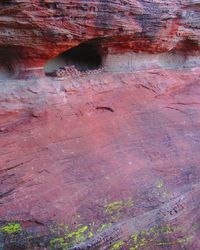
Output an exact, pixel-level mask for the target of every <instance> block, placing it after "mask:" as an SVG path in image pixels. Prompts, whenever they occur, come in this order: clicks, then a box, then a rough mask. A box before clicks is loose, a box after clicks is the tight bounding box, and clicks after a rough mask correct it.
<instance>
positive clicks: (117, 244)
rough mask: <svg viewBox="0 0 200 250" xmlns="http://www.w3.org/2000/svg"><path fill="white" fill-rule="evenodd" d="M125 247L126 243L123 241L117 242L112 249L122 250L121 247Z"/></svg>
mask: <svg viewBox="0 0 200 250" xmlns="http://www.w3.org/2000/svg"><path fill="white" fill-rule="evenodd" d="M123 245H124V241H123V240H120V241H118V242H115V243H114V244H113V245H112V247H111V250H120V249H121V247H122V246H123Z"/></svg>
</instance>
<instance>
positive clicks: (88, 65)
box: [44, 42, 102, 75]
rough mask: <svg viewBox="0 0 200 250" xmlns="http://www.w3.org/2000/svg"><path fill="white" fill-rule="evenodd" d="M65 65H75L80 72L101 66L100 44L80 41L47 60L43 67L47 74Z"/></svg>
mask: <svg viewBox="0 0 200 250" xmlns="http://www.w3.org/2000/svg"><path fill="white" fill-rule="evenodd" d="M66 66H75V68H76V69H77V70H79V71H81V72H84V71H88V70H95V69H99V68H101V66H102V53H101V49H100V46H99V45H98V44H97V43H95V42H87V43H82V44H80V45H78V46H76V47H74V48H72V49H70V50H68V51H65V52H63V53H61V54H59V55H58V56H56V57H55V58H53V59H51V60H49V61H48V63H47V64H46V65H45V67H44V71H45V74H46V75H48V74H49V73H52V72H54V71H56V70H58V69H60V68H62V67H66Z"/></svg>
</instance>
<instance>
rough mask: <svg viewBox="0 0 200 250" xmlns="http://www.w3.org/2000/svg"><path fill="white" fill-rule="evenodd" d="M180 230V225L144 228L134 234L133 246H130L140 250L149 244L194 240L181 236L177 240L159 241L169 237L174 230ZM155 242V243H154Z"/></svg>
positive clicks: (134, 249) (179, 242)
mask: <svg viewBox="0 0 200 250" xmlns="http://www.w3.org/2000/svg"><path fill="white" fill-rule="evenodd" d="M177 231H180V232H181V230H180V228H178V227H172V226H170V225H166V226H163V227H159V226H154V227H151V228H149V229H148V230H142V231H140V232H136V233H135V234H133V235H132V237H131V239H132V242H133V244H132V247H130V250H139V249H141V248H143V247H144V246H147V245H148V244H151V245H152V244H154V245H158V246H161V245H176V244H181V243H182V244H183V243H185V244H186V243H188V242H190V241H191V240H192V237H183V238H179V239H177V240H176V241H169V242H159V241H158V239H160V238H163V237H167V238H168V235H169V234H171V235H172V236H173V233H174V232H177ZM153 242H154V243H153Z"/></svg>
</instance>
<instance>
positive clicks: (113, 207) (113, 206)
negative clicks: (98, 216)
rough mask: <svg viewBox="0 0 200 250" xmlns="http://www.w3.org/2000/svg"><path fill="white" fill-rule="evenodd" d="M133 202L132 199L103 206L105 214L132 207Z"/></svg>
mask: <svg viewBox="0 0 200 250" xmlns="http://www.w3.org/2000/svg"><path fill="white" fill-rule="evenodd" d="M133 205H134V202H133V200H132V199H128V200H127V201H113V202H110V203H108V204H106V205H105V212H106V213H107V214H109V215H112V214H114V213H118V212H121V211H122V210H123V209H125V208H131V207H133Z"/></svg>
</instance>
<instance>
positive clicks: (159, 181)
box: [156, 180, 164, 189]
mask: <svg viewBox="0 0 200 250" xmlns="http://www.w3.org/2000/svg"><path fill="white" fill-rule="evenodd" d="M163 186H164V182H163V180H157V182H156V187H157V188H158V189H161V188H162V187H163Z"/></svg>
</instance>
